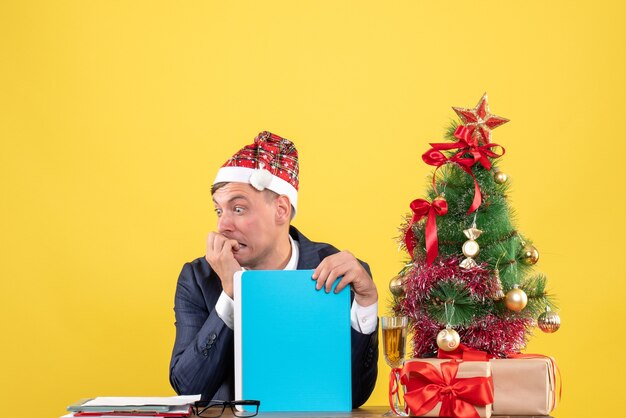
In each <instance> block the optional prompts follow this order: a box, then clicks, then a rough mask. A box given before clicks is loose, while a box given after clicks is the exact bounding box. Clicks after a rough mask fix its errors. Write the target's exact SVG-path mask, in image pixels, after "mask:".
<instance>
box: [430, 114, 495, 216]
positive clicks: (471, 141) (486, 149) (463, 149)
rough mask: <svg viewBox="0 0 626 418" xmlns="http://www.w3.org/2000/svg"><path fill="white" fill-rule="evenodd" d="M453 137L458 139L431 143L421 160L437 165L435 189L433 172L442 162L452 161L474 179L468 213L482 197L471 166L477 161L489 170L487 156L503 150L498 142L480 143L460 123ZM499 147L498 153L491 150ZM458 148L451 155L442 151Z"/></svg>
mask: <svg viewBox="0 0 626 418" xmlns="http://www.w3.org/2000/svg"><path fill="white" fill-rule="evenodd" d="M454 136H455V138H457V139H458V141H457V142H453V143H431V144H430V146H431V147H432V148H431V149H429V150H428V151H426V152H425V153H424V154H423V155H422V160H424V162H425V163H426V164H428V165H432V166H435V167H437V168H436V169H435V172H434V173H433V188H434V189H435V191H436V190H437V188H436V184H435V174H436V173H437V170H438V169H439V168H440V167H441V166H442V165H444V164H446V163H448V162H453V163H456V164H458V165H459V167H460V168H461V169H462V170H463V171H465V172H466V173H467V174H469V175H470V176H472V178H473V179H474V200H473V201H472V205H471V206H470V208H469V210H468V211H467V213H468V214H470V213H472V212H474V211H475V210H476V209H478V207H479V206H480V204H481V202H482V197H481V195H480V187H479V186H478V181H477V180H476V176H475V175H474V172H473V171H472V167H473V166H474V164H476V163H477V162H480V164H481V165H482V166H483V167H485V169H486V170H488V171H489V170H491V161H490V160H489V158H498V157H501V156H503V155H504V153H505V150H504V148H503V147H502V146H500V145H498V144H493V143H489V144H484V145H480V144H479V143H478V140H477V138H476V137H473V136H472V133H471V130H470V129H468V128H467V126H464V125H461V126H458V127H457V128H456V131H455V132H454ZM496 147H499V148H500V149H501V150H502V152H501V153H500V154H498V153H496V152H495V151H493V150H492V148H496ZM453 149H458V150H459V151H457V152H456V154H454V155H453V156H452V157H449V158H448V157H446V155H445V154H444V153H443V152H442V151H447V150H453ZM467 154H469V155H471V157H466V156H465V155H467Z"/></svg>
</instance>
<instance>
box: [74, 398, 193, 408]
mask: <svg viewBox="0 0 626 418" xmlns="http://www.w3.org/2000/svg"><path fill="white" fill-rule="evenodd" d="M199 400H200V395H184V396H169V397H159V396H148V397H141V396H126V397H116V396H99V397H97V398H95V399H92V400H90V401H87V402H85V403H84V404H83V406H147V405H150V406H152V405H158V406H183V405H189V404H192V403H194V402H195V401H199Z"/></svg>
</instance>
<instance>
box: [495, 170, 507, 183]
mask: <svg viewBox="0 0 626 418" xmlns="http://www.w3.org/2000/svg"><path fill="white" fill-rule="evenodd" d="M493 179H494V180H495V182H496V183H498V184H503V183H506V181H507V180H508V179H509V176H507V175H506V173H503V172H502V171H496V172H495V173H493Z"/></svg>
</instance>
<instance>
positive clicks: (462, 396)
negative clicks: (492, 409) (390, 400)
mask: <svg viewBox="0 0 626 418" xmlns="http://www.w3.org/2000/svg"><path fill="white" fill-rule="evenodd" d="M440 367H441V370H439V369H437V368H436V367H435V366H433V365H432V364H430V363H426V362H421V361H412V362H408V363H406V364H405V365H404V368H403V369H402V372H401V375H400V381H401V383H402V384H403V385H405V386H407V392H406V393H405V395H404V401H405V403H406V404H407V405H408V407H409V409H410V410H411V414H412V415H423V414H425V413H426V412H428V411H430V410H432V409H433V408H434V407H435V406H436V405H437V404H438V403H439V402H441V410H440V412H439V416H440V417H463V418H470V417H471V418H479V414H478V412H477V411H476V408H475V406H487V405H490V404H492V403H493V381H492V379H491V377H484V376H479V377H467V378H457V377H456V374H457V371H458V369H459V362H457V361H454V360H453V361H449V362H445V363H441V365H440Z"/></svg>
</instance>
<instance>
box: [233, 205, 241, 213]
mask: <svg viewBox="0 0 626 418" xmlns="http://www.w3.org/2000/svg"><path fill="white" fill-rule="evenodd" d="M234 210H235V213H236V214H238V215H241V214H242V213H243V208H242V207H241V206H235V209H234Z"/></svg>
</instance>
